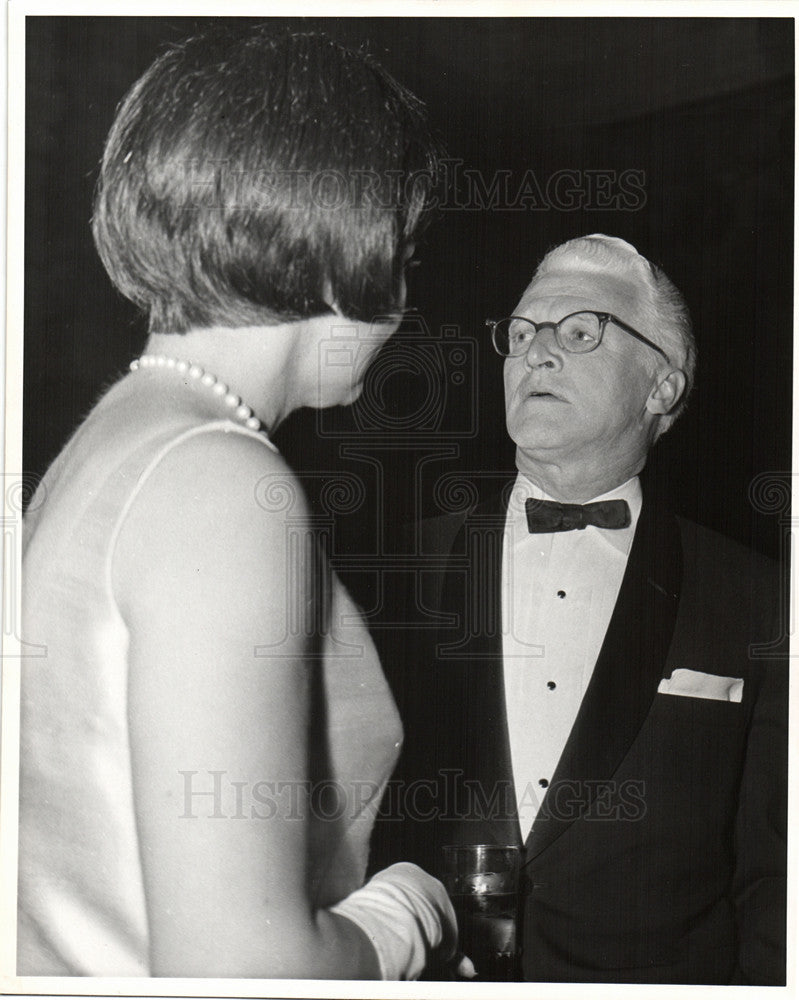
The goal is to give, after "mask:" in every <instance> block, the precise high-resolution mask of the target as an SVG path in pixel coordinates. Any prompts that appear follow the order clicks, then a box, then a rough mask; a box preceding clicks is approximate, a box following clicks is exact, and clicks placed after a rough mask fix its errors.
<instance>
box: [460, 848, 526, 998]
mask: <svg viewBox="0 0 799 1000" xmlns="http://www.w3.org/2000/svg"><path fill="white" fill-rule="evenodd" d="M442 854H443V867H442V877H441V880H442V882H443V883H444V887H445V888H446V890H447V893H448V894H449V897H450V899H451V900H452V905H453V907H454V909H455V913H456V915H457V917H458V930H459V948H460V950H461V951H462V952H463V953H464V955H466V956H467V957H468V958H470V959H471V961H472V963H473V964H474V967H475V970H476V972H477V978H478V979H484V980H489V981H492V982H514V981H515V980H518V979H520V978H521V967H520V965H521V964H520V952H519V947H518V938H517V933H516V932H517V925H518V922H519V870H520V867H521V857H522V852H521V848H520V847H516V846H499V847H498V846H496V845H494V844H467V845H465V846H447V847H443V848H442Z"/></svg>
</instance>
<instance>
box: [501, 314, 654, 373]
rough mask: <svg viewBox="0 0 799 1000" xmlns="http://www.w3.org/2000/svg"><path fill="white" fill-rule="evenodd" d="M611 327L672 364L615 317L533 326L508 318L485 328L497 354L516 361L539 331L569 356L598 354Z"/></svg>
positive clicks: (518, 318) (575, 318)
mask: <svg viewBox="0 0 799 1000" xmlns="http://www.w3.org/2000/svg"><path fill="white" fill-rule="evenodd" d="M608 323H614V324H615V325H616V326H617V327H619V329H621V330H624V332H625V333H629V334H630V336H631V337H635V339H636V340H640V341H641V343H642V344H646V345H647V347H651V348H652V350H653V351H657V352H658V354H662V355H663V357H664V358H665V359H666V361H668V362H669V364H671V361H670V360H669V356H668V354H666V352H665V351H664V350H662V349H661V348H660V347H658V345H657V344H653V343H652V341H651V340H649V339H648V338H647V337H645V336H644V335H643V334H642V333H639V332H638V331H637V330H634V329H633V328H632V327H631V326H628V325H627V324H626V323H624V322H622V321H621V320H620V319H618V317H616V316H614V315H613V314H612V313H605V312H593V311H590V310H584V311H582V312H575V313H569V315H568V316H564V317H563V319H562V320H561V321H560V322H559V323H534V322H533V320H531V319H526V318H525V317H524V316H508V317H507V318H506V319H487V320H486V326H487V327H490V328H491V340H492V341H493V344H494V348H495V350H496V352H497V354H501V355H502V357H503V358H515V357H518V356H519V355H520V354H525V353H526V352H527V351H528V350H529V349H530V344H532V342H533V340H534V339H535V336H536V334H537V333H538V332H539V330H552V331H553V332H554V334H555V340H556V341H557V344H558V347H560V349H561V350H562V351H566V352H567V353H568V354H588V352H589V351H595V350H596V349H597V347H599V345H600V344H601V343H602V335H603V334H604V332H605V327H606V326H607V324H608Z"/></svg>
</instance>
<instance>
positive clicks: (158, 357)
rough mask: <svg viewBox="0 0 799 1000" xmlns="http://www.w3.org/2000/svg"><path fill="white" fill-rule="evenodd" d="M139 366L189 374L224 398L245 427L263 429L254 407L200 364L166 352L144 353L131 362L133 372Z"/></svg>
mask: <svg viewBox="0 0 799 1000" xmlns="http://www.w3.org/2000/svg"><path fill="white" fill-rule="evenodd" d="M139 368H167V369H169V370H171V371H176V372H177V373H178V374H179V375H188V376H189V378H190V379H193V380H194V381H196V382H199V383H200V385H204V386H205V387H206V388H207V389H210V390H211V392H212V393H213V394H214V395H215V396H218V397H219V398H220V399H223V400H224V403H225V406H227V407H229V409H230V410H232V414H231V415H232V416H234V417H235V418H236V419H237V420H240V421H241V423H243V424H244V426H245V427H248V428H249V429H250V430H251V431H259V430H260V429H261V421H260V420H259V419H258V417H256V416H255V414H254V413H253V411H252V408H251V407H249V406H247V404H246V403H244V402H242V399H241V397H240V396H237V395H236V394H235V392H230V390H229V389H228V387H227V386H226V385H225V383H224V382H220V380H219V379H218V378H217V377H216V375H212V374H211V372H207V371H205V370H204V369H203V368H201V367H200V366H199V365H195V364H192V362H191V361H182V360H181V359H180V358H169V357H167V356H166V355H164V354H142V356H141V357H140V358H137V359H136V360H135V361H131V363H130V370H131V371H132V372H135V371H138V370H139Z"/></svg>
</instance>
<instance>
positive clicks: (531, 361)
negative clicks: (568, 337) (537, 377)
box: [524, 324, 563, 368]
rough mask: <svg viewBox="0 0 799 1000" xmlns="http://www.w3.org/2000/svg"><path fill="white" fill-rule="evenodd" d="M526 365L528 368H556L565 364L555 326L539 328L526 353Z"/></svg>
mask: <svg viewBox="0 0 799 1000" xmlns="http://www.w3.org/2000/svg"><path fill="white" fill-rule="evenodd" d="M524 363H525V364H526V365H527V367H528V368H541V367H546V368H555V367H560V366H561V365H562V364H563V352H562V351H561V348H560V345H559V344H558V340H557V337H556V336H555V328H554V327H553V326H550V325H548V324H547V325H545V326H539V328H538V330H537V331H536V334H535V336H534V337H533V339H532V340H531V341H530V345H529V347H528V348H527V350H526V352H525V355H524Z"/></svg>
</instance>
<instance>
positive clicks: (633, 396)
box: [504, 269, 659, 465]
mask: <svg viewBox="0 0 799 1000" xmlns="http://www.w3.org/2000/svg"><path fill="white" fill-rule="evenodd" d="M581 309H590V310H594V311H595V312H609V313H613V314H614V315H615V316H618V318H619V319H620V320H623V321H624V322H625V323H627V324H629V325H630V326H632V327H633V328H634V329H636V330H639V331H640V332H641V333H642V334H644V335H645V336H650V337H651V336H652V333H653V331H651V330H648V329H647V324H646V320H645V318H644V315H643V311H642V308H641V303H640V301H639V295H638V291H637V289H636V287H635V285H634V284H633V283H632V282H630V281H628V280H627V279H622V278H619V277H617V276H616V275H613V274H593V273H591V272H585V271H580V270H577V269H575V270H571V271H567V270H563V271H558V272H553V273H551V274H548V275H546V276H544V277H542V278H540V279H538V280H537V281H533V283H532V284H531V285H530V286H529V287H528V288H527V290H526V291H525V293H524V295H523V296H522V298H521V301H520V302H519V304H518V306H517V307H516V309H514V311H513V314H514V315H516V316H524V317H526V318H528V319H531V320H534V321H535V322H537V323H541V322H552V323H556V322H558V321H559V320H561V319H563V317H564V316H567V315H568V314H569V313H573V312H577V311H579V310H581ZM658 357H659V356H658V355H657V354H656V352H654V351H653V350H652V348H650V347H647V346H646V345H645V344H642V343H640V342H639V341H638V340H636V339H635V338H634V337H631V336H630V335H629V334H627V333H625V332H624V331H623V330H620V329H619V328H618V327H617V326H615V325H614V324H613V323H612V322H608V324H607V326H606V327H605V332H604V335H603V338H602V343H601V344H600V345H599V347H598V348H596V350H594V351H591V352H590V353H588V354H569V353H567V352H566V351H563V350H561V349H560V347H558V344H557V341H556V340H555V334H554V332H553V331H552V330H550V329H544V330H541V331H540V332H539V333H538V334H537V335H536V336H535V338H534V339H533V342H532V344H531V345H530V347H529V350H528V351H527V352H526V353H525V354H522V355H520V356H518V357H512V358H507V359H506V361H505V369H504V378H505V412H506V420H507V426H508V433H509V434H510V436H511V438H512V439H513V440H514V441H515V442H516V444H517V446H518V448H519V449H520V450H521V451H522V452H523V453H525V454H526V455H527V456H528V457H529V458H530V459H532V460H533V461H544V462H552V463H554V464H556V465H559V464H561V463H562V462H563V463H565V462H573V461H575V460H579V459H580V458H582V457H584V458H586V459H590V460H591V462H592V463H594V464H595V463H596V461H597V459H606V460H607V462H608V464H609V465H611V464H616V463H623V462H625V461H626V460H627V458H629V457H630V456H632V455H636V454H639V453H640V454H641V455H642V456H643V455H644V454H645V453H646V451H647V448H648V446H649V442H650V436H651V431H650V428H651V425H652V422H653V420H654V419H655V417H654V415H653V414H651V413H650V412H649V411H648V410H647V405H646V404H647V400H648V398H649V394H650V391H651V390H652V388H653V387H654V385H655V378H654V375H653V373H654V371H655V370H656V368H657V365H658Z"/></svg>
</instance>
